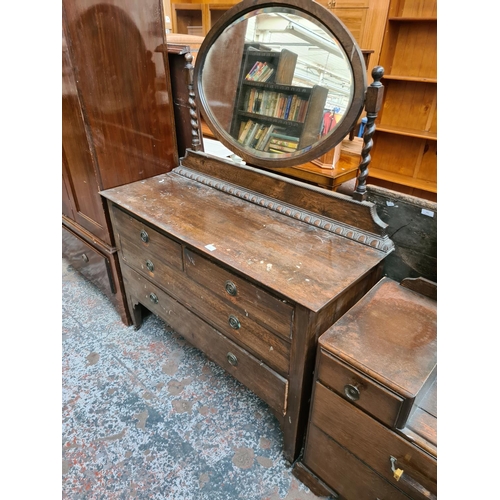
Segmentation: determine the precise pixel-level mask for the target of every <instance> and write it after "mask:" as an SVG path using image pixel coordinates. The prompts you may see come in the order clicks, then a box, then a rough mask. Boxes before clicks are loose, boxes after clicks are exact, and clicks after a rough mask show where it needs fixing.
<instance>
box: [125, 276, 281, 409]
mask: <svg viewBox="0 0 500 500" xmlns="http://www.w3.org/2000/svg"><path fill="white" fill-rule="evenodd" d="M122 272H123V279H124V282H125V285H126V289H127V293H128V294H129V295H130V296H132V297H133V298H134V299H135V300H137V301H138V302H140V303H141V304H143V305H144V306H145V307H147V308H148V309H149V310H150V311H152V312H153V313H155V314H157V315H158V316H159V317H160V318H162V319H163V320H164V321H165V322H166V323H167V324H168V325H170V326H171V327H172V328H173V329H174V330H175V331H176V332H178V333H179V334H181V335H182V336H183V337H184V338H185V339H186V340H188V341H189V342H190V343H191V344H193V345H194V346H195V347H197V348H198V349H200V350H202V351H203V352H204V353H205V354H206V355H207V356H208V357H209V358H211V359H212V360H213V361H215V362H216V363H217V364H218V365H219V366H221V367H222V368H224V369H225V370H226V371H227V372H229V373H230V374H231V375H233V376H234V377H235V378H236V379H238V380H239V381H240V382H241V383H242V384H244V385H245V386H247V387H248V388H249V389H250V390H252V391H253V392H254V393H255V394H257V396H259V397H260V398H261V399H263V400H264V401H265V402H266V403H267V404H268V405H269V406H270V407H271V408H273V409H274V410H275V411H276V412H277V413H278V414H279V415H284V414H285V412H286V400H287V392H288V381H287V380H286V379H285V378H283V377H281V376H280V375H279V374H278V373H276V372H275V371H274V370H272V369H271V368H269V367H268V366H267V365H265V364H264V363H262V362H261V361H260V360H258V359H257V358H255V357H254V356H252V355H251V354H250V353H249V352H247V351H246V350H245V349H243V348H241V347H240V346H238V345H237V344H235V343H234V342H232V341H231V340H229V339H228V338H227V337H225V336H224V335H222V334H221V333H219V332H218V331H217V330H215V329H214V328H212V327H211V326H210V325H208V324H207V323H206V322H205V321H203V320H202V319H200V318H199V317H198V316H196V315H195V314H193V313H192V312H191V311H189V310H188V309H186V308H185V307H184V306H183V305H181V304H180V303H179V302H177V301H176V300H175V299H173V298H172V297H170V296H169V295H168V294H166V293H165V292H163V291H162V290H161V289H160V288H159V287H157V286H155V285H154V284H153V283H151V282H150V281H149V280H148V279H146V278H144V277H143V276H141V275H140V274H138V273H136V272H135V271H134V270H132V269H130V268H128V267H127V266H123V269H122Z"/></svg>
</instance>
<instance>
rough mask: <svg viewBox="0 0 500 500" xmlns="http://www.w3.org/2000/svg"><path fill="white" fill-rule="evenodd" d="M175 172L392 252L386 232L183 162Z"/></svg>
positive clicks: (359, 241)
mask: <svg viewBox="0 0 500 500" xmlns="http://www.w3.org/2000/svg"><path fill="white" fill-rule="evenodd" d="M172 172H174V173H176V174H178V175H181V176H182V177H186V178H187V179H191V180H193V181H196V182H200V183H201V184H205V185H206V186H209V187H211V188H214V189H217V190H219V191H223V192H224V193H227V194H230V195H232V196H236V197H237V198H241V199H242V200H246V201H249V202H250V203H253V204H255V205H260V206H262V207H265V208H267V209H269V210H273V211H274V212H278V213H280V214H283V215H286V216H288V217H291V218H293V219H298V220H300V221H302V222H305V223H306V224H310V225H311V226H315V227H319V228H321V229H324V230H325V231H329V232H331V233H334V234H338V235H339V236H344V237H345V238H349V239H351V240H354V241H356V242H358V243H362V244H363V245H367V246H369V247H372V248H376V249H377V250H381V251H382V252H385V253H389V252H391V251H392V250H394V243H393V242H392V240H390V239H389V238H388V237H387V236H385V237H380V236H377V235H374V234H371V233H368V232H366V231H362V230H360V229H357V228H354V227H352V226H349V225H347V224H342V223H340V222H337V221H335V220H333V219H330V218H328V217H322V216H318V215H317V214H314V213H312V212H309V211H307V210H304V209H298V208H297V207H294V206H293V205H289V204H287V203H282V202H280V201H276V200H275V199H273V198H269V197H267V196H263V195H261V194H259V193H256V192H254V191H250V190H248V189H243V188H241V187H240V186H236V185H234V184H231V183H230V182H226V181H221V180H220V179H216V178H214V177H210V176H208V175H205V174H200V173H199V172H197V171H195V170H191V169H189V168H187V167H184V166H180V167H177V168H175V169H173V170H172Z"/></svg>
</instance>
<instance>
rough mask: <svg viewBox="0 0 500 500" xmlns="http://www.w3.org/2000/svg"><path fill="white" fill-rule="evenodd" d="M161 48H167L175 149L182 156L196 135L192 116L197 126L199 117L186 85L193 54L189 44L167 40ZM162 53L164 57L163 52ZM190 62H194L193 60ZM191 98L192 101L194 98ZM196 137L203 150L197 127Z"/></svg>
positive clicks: (191, 145) (200, 135)
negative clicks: (172, 102)
mask: <svg viewBox="0 0 500 500" xmlns="http://www.w3.org/2000/svg"><path fill="white" fill-rule="evenodd" d="M161 48H162V49H164V48H166V50H167V57H168V66H169V68H170V83H171V86H172V95H173V97H174V117H175V123H176V130H175V133H176V139H177V151H178V153H179V156H180V157H181V156H184V154H185V152H186V149H187V148H193V138H194V137H196V133H195V132H193V127H192V120H193V118H195V119H196V120H197V122H198V127H199V123H200V119H201V115H200V111H199V109H198V107H197V105H196V103H195V102H193V103H191V102H190V97H191V96H190V95H189V87H188V83H189V72H188V67H187V65H188V60H189V59H190V56H192V57H193V59H194V55H193V54H192V53H191V47H190V46H182V45H175V44H172V43H170V42H168V43H167V45H166V47H165V45H162V46H161ZM157 50H158V48H157ZM163 55H164V57H165V53H164V54H163ZM191 63H192V64H194V60H193V61H191ZM192 100H193V101H194V99H192ZM193 136H194V137H193ZM197 137H198V140H199V141H200V143H201V151H203V136H202V134H201V129H200V128H198V136H197Z"/></svg>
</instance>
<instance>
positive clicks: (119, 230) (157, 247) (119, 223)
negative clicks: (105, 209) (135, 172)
mask: <svg viewBox="0 0 500 500" xmlns="http://www.w3.org/2000/svg"><path fill="white" fill-rule="evenodd" d="M112 213H113V226H114V228H115V231H116V233H115V234H118V235H120V237H126V238H127V239H128V240H130V241H131V242H133V243H134V244H135V245H136V246H137V247H138V248H139V255H141V257H142V255H145V254H146V253H147V254H148V255H150V256H151V258H152V259H153V260H155V261H157V260H159V261H161V262H164V263H165V264H167V265H168V266H171V267H173V268H174V269H180V270H181V271H182V269H183V263H182V248H181V245H180V243H178V242H176V241H173V240H172V239H170V238H167V237H166V236H165V235H163V234H161V233H159V232H158V231H156V230H155V229H153V228H152V227H151V226H147V225H145V224H143V223H141V222H140V221H138V220H137V219H135V218H134V217H131V216H130V215H128V214H126V213H125V212H123V211H122V210H118V209H117V208H115V207H113V209H112ZM141 231H145V232H146V233H147V237H148V241H147V242H144V241H143V240H142V239H141Z"/></svg>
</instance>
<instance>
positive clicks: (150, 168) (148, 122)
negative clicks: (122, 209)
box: [63, 0, 177, 189]
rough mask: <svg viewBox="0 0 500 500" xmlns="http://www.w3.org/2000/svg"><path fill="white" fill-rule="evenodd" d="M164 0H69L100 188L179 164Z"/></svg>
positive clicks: (71, 38) (67, 13)
mask: <svg viewBox="0 0 500 500" xmlns="http://www.w3.org/2000/svg"><path fill="white" fill-rule="evenodd" d="M161 12H162V9H161V4H160V2H159V0H147V1H146V2H142V3H141V6H140V8H138V7H137V3H136V2H135V1H134V0H126V1H124V2H121V3H120V7H117V6H114V5H112V4H98V5H95V4H93V2H92V1H91V0H79V1H77V2H74V1H73V2H70V1H66V0H64V1H63V19H64V21H65V24H66V30H67V34H68V48H69V52H70V55H71V60H72V63H73V68H74V72H75V77H76V80H77V81H78V93H79V96H80V99H81V101H82V106H83V108H84V109H85V114H86V117H87V118H88V123H89V126H90V129H91V135H92V140H93V147H94V149H95V154H96V161H97V163H98V165H99V188H100V189H106V188H109V187H114V186H119V185H122V184H126V183H128V182H132V181H136V180H139V179H142V178H144V177H150V176H153V175H156V174H159V173H162V172H168V171H169V170H171V169H172V168H173V167H174V166H176V164H177V151H176V144H175V136H174V135H173V134H172V131H173V130H174V128H175V126H174V115H173V108H172V102H171V99H169V98H168V96H170V95H171V89H170V83H169V81H168V80H167V79H166V77H165V67H164V63H163V60H162V56H161V54H158V53H155V48H156V47H157V46H158V45H160V44H162V43H163V42H164V32H163V20H162V19H161Z"/></svg>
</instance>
